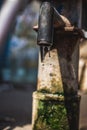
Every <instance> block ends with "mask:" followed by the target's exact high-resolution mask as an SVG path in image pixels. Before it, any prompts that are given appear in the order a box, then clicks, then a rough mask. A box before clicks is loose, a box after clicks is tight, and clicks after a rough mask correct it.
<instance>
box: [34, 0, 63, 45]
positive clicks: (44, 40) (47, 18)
mask: <svg viewBox="0 0 87 130" xmlns="http://www.w3.org/2000/svg"><path fill="white" fill-rule="evenodd" d="M54 22H55V23H58V25H59V27H64V26H65V22H64V20H63V19H62V17H61V16H60V14H59V12H58V11H57V10H56V9H55V8H54V7H53V6H52V5H51V3H50V2H43V3H42V5H41V8H40V15H39V23H38V38H37V43H38V45H41V46H52V44H53V30H54Z"/></svg>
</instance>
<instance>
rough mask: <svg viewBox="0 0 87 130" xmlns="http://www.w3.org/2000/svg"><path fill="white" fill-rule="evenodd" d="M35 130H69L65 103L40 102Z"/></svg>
mask: <svg viewBox="0 0 87 130" xmlns="http://www.w3.org/2000/svg"><path fill="white" fill-rule="evenodd" d="M34 130H69V126H68V119H67V112H66V108H65V105H64V103H63V102H59V101H54V100H50V101H43V100H39V104H38V117H37V119H36V121H35V126H34Z"/></svg>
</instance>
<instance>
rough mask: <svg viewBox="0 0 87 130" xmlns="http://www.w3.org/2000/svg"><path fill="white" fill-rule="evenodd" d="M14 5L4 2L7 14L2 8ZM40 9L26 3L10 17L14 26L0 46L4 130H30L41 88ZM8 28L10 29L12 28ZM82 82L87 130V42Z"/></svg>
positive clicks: (1, 128)
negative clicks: (37, 29) (34, 102)
mask: <svg viewBox="0 0 87 130" xmlns="http://www.w3.org/2000/svg"><path fill="white" fill-rule="evenodd" d="M7 1H8V0H7ZM14 1H15V2H16V0H13V1H12V0H9V4H8V2H7V3H6V1H5V0H1V1H0V9H1V10H4V9H3V6H2V5H5V8H7V9H8V8H10V5H11V3H12V2H14ZM19 6H20V3H19ZM39 8H40V3H39V2H31V3H29V2H27V0H26V1H25V3H22V4H21V7H20V10H17V11H16V13H15V14H14V13H13V14H12V15H15V17H14V19H13V18H11V17H10V16H9V17H10V18H11V23H10V28H9V30H10V31H9V32H7V34H8V35H7V36H5V35H4V38H3V39H1V36H0V40H2V41H3V42H2V41H1V42H2V43H3V44H0V130H20V129H23V130H27V129H28V130H29V129H30V126H29V124H31V119H32V118H31V117H32V93H33V91H35V90H36V87H37V70H38V68H37V67H38V46H37V44H36V43H37V33H36V32H35V31H34V30H33V26H34V25H37V21H38V15H39ZM15 9H17V7H16V6H15V8H14V10H15ZM6 12H7V11H6ZM6 12H5V13H6ZM5 13H4V14H5ZM0 15H1V14H0ZM1 17H2V16H0V20H1ZM3 17H4V15H3ZM6 17H7V14H6V15H5V18H6ZM8 21H9V19H8ZM4 22H5V23H6V21H5V19H4V20H3V22H2V23H3V24H2V23H1V22H0V28H2V27H3V26H4V24H5V23H4ZM6 27H9V26H8V24H7V26H6ZM4 31H6V30H4ZM0 35H1V33H0ZM78 80H79V93H80V94H81V95H82V100H81V108H80V109H81V113H80V127H81V130H87V125H86V122H87V40H82V41H81V43H80V60H79V79H78Z"/></svg>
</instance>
